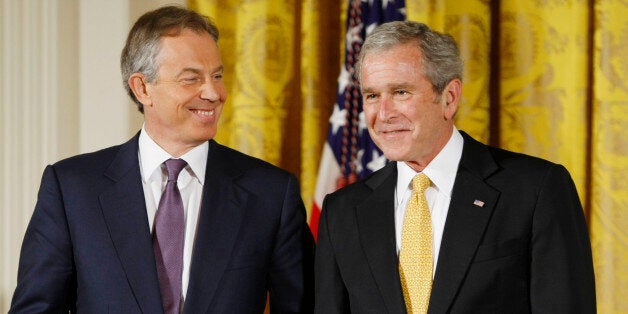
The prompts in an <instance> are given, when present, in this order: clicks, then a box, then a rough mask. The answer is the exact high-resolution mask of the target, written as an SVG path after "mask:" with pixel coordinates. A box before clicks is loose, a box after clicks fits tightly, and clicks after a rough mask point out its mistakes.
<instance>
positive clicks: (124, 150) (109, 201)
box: [100, 136, 162, 313]
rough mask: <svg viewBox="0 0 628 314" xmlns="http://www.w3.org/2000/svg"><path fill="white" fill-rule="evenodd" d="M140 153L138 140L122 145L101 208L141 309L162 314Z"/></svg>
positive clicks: (111, 167)
mask: <svg viewBox="0 0 628 314" xmlns="http://www.w3.org/2000/svg"><path fill="white" fill-rule="evenodd" d="M137 152H138V136H135V137H134V138H133V139H131V140H130V141H129V142H127V143H126V144H124V145H122V147H121V148H120V150H119V152H118V154H117V155H116V157H115V158H114V160H113V162H112V163H111V165H110V166H109V168H108V169H107V171H106V172H105V176H107V177H108V178H110V179H111V180H112V181H113V182H114V183H113V185H112V186H111V187H110V188H109V189H108V190H106V191H105V192H103V193H102V194H101V195H100V205H101V209H102V213H103V216H104V219H105V223H106V224H107V228H108V230H109V234H110V236H111V240H112V241H113V244H114V247H115V249H116V252H117V254H118V258H119V259H120V263H121V264H122V268H123V269H124V272H125V273H126V276H127V280H128V282H129V286H130V287H131V290H132V292H133V295H134V297H135V299H136V301H137V303H138V305H139V306H140V308H141V309H142V312H144V313H160V312H161V311H162V306H161V295H160V292H159V281H158V279H157V270H156V267H155V258H154V255H153V247H152V239H151V235H150V230H149V228H148V217H147V214H146V203H145V200H144V190H143V188H142V182H141V174H140V169H139V161H138V155H137Z"/></svg>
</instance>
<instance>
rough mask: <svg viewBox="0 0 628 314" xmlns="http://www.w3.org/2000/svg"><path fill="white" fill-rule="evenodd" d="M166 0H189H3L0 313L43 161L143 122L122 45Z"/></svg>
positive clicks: (99, 144) (101, 143)
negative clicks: (124, 78)
mask: <svg viewBox="0 0 628 314" xmlns="http://www.w3.org/2000/svg"><path fill="white" fill-rule="evenodd" d="M169 3H176V4H184V0H168V1H164V0H107V1H101V0H82V1H79V0H0V53H1V55H0V182H2V183H0V252H1V253H0V312H3V313H5V312H6V311H8V308H9V305H10V302H11V296H12V294H13V289H15V282H16V276H17V263H18V256H19V249H20V245H21V240H22V237H23V235H24V230H25V229H26V225H27V223H28V220H29V218H30V216H31V214H32V211H33V207H34V205H35V201H36V194H37V190H38V187H39V180H40V178H41V173H42V170H43V168H44V167H45V165H47V164H49V163H53V162H55V161H56V160H59V159H61V158H63V157H67V156H71V155H75V154H78V153H83V152H88V151H93V150H96V149H99V148H103V147H106V146H110V145H114V144H118V143H121V142H123V141H125V140H126V139H128V138H129V137H130V136H132V135H133V134H134V133H135V132H136V131H137V130H138V128H139V127H140V126H141V123H142V116H141V114H139V113H138V112H137V110H135V107H134V106H133V105H132V104H131V103H130V102H129V100H128V98H127V96H126V94H125V92H124V90H123V88H122V83H121V79H120V72H119V57H120V51H121V49H122V46H123V45H124V40H125V38H126V33H127V31H128V29H129V28H130V25H131V24H132V22H133V21H134V20H135V19H136V18H137V17H138V16H140V15H141V14H142V13H144V12H145V11H147V10H150V9H154V8H156V7H158V6H160V5H163V4H169Z"/></svg>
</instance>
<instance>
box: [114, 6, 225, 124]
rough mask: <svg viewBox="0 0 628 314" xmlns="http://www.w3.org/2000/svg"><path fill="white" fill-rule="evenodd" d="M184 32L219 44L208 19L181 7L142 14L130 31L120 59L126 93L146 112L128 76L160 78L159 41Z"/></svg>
mask: <svg viewBox="0 0 628 314" xmlns="http://www.w3.org/2000/svg"><path fill="white" fill-rule="evenodd" d="M184 29H191V30H193V31H195V32H197V33H202V32H206V33H208V34H209V35H210V36H211V37H212V38H213V39H214V40H215V41H216V42H218V28H217V27H216V25H214V24H213V23H212V22H211V21H210V20H209V18H208V17H207V16H204V15H200V14H198V13H196V12H194V11H192V10H188V9H185V8H183V7H178V6H166V7H162V8H159V9H157V10H154V11H150V12H147V13H145V14H144V15H142V16H141V17H140V18H139V19H138V20H137V22H135V24H134V25H133V28H131V31H130V32H129V36H128V37H127V40H126V45H125V46H124V49H122V55H121V57H120V70H121V72H122V82H123V84H124V88H125V89H126V92H127V93H128V94H129V96H130V97H131V99H132V100H133V101H134V102H135V104H136V105H137V108H138V110H139V111H140V112H142V113H144V105H142V103H141V102H139V100H138V99H137V98H136V97H135V95H134V94H133V91H132V90H131V87H130V86H129V77H131V75H132V74H133V73H141V74H143V75H144V76H145V77H146V80H147V81H148V82H150V83H153V82H155V80H156V79H157V72H158V70H159V60H157V56H158V54H159V44H160V39H161V38H162V37H164V36H177V35H179V34H180V33H181V31H183V30H184Z"/></svg>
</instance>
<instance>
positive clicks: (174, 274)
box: [153, 159, 187, 314]
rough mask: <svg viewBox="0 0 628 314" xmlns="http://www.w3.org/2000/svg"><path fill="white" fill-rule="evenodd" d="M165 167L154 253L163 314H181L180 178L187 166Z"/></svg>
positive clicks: (175, 162) (168, 163) (182, 231)
mask: <svg viewBox="0 0 628 314" xmlns="http://www.w3.org/2000/svg"><path fill="white" fill-rule="evenodd" d="M164 164H165V165H166V169H167V170H168V183H166V188H165V189H164V191H163V193H162V194H161V200H160V201H159V207H158V208H157V214H156V215H155V232H154V234H153V250H154V251H155V259H156V262H157V275H158V277H159V289H160V290H161V299H162V301H163V307H164V313H166V314H179V307H180V306H181V276H182V275H181V274H182V272H183V242H184V236H185V221H184V219H183V201H182V200H181V193H180V192H179V188H178V187H177V178H178V177H179V173H180V172H181V170H182V169H183V168H184V167H185V165H187V163H186V162H185V160H182V159H168V160H166V161H165V162H164Z"/></svg>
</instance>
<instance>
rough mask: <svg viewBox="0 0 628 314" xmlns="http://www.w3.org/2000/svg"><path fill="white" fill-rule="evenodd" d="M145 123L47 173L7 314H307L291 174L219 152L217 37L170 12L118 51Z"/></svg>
mask: <svg viewBox="0 0 628 314" xmlns="http://www.w3.org/2000/svg"><path fill="white" fill-rule="evenodd" d="M121 69H122V76H123V82H124V85H125V88H126V89H127V92H128V93H129V96H130V97H131V98H132V99H133V101H134V102H135V103H136V104H137V106H138V109H139V110H140V112H142V113H143V114H144V125H143V127H142V129H141V130H140V132H139V133H138V134H137V135H136V136H135V137H133V138H132V139H131V140H129V141H128V142H127V143H124V144H122V145H119V146H115V147H110V148H107V149H104V150H101V151H98V152H95V153H90V154H84V155H79V156H75V157H72V158H69V159H66V160H62V161H60V162H58V163H55V164H54V165H50V166H48V167H47V168H46V170H45V171H44V174H43V178H42V183H41V188H40V191H39V197H38V201H37V205H36V208H35V211H34V213H33V216H32V218H31V221H30V224H29V226H28V229H27V231H26V235H25V237H24V243H23V245H22V252H21V256H20V264H19V271H18V283H17V288H16V289H15V293H14V296H13V301H12V304H11V309H10V313H67V312H68V311H69V312H79V313H162V312H163V313H171V314H178V313H263V312H264V308H265V305H266V302H267V296H269V299H270V310H271V312H272V313H308V312H311V311H312V306H313V250H314V245H313V239H312V236H311V234H310V231H309V228H308V226H307V224H306V214H305V208H304V206H303V202H302V200H301V196H300V193H299V183H298V182H297V179H296V177H295V176H294V175H293V174H290V173H288V172H286V171H283V170H281V169H279V168H276V167H274V166H272V165H270V164H268V163H266V162H263V161H261V160H258V159H255V158H253V157H250V156H247V155H245V154H242V153H240V152H237V151H234V150H232V149H229V148H227V147H224V146H222V145H220V144H218V143H216V142H215V141H214V140H212V138H213V137H214V136H215V135H216V132H217V131H218V119H219V117H220V113H221V112H222V109H223V106H224V104H225V101H226V99H227V92H226V90H225V85H224V83H223V65H222V61H221V57H220V51H219V48H218V30H217V28H216V26H215V25H213V24H212V23H211V22H210V21H209V20H208V19H207V18H206V17H204V16H201V15H199V14H197V13H195V12H193V11H190V10H187V9H184V8H179V7H174V6H169V7H163V8H160V9H158V10H155V11H152V12H148V13H146V14H144V15H143V16H142V17H140V18H139V20H138V21H137V22H136V23H135V25H134V26H133V28H132V29H131V31H130V33H129V36H128V38H127V42H126V46H125V47H124V49H123V51H122V57H121Z"/></svg>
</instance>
